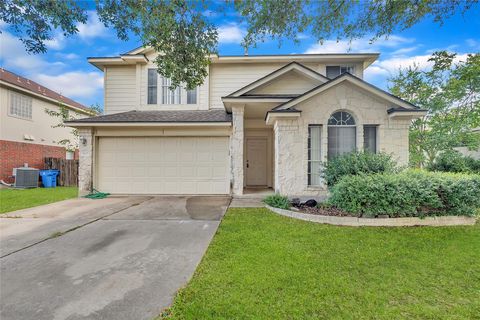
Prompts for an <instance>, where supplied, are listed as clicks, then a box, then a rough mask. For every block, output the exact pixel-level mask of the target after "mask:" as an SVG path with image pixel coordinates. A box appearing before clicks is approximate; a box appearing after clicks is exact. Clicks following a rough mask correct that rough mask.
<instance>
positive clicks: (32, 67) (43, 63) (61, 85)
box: [0, 31, 103, 101]
mask: <svg viewBox="0 0 480 320" xmlns="http://www.w3.org/2000/svg"><path fill="white" fill-rule="evenodd" d="M55 57H57V58H58V59H59V60H67V59H76V58H79V56H78V55H77V54H74V53H62V52H57V53H55ZM0 64H1V65H2V67H4V68H6V69H7V70H11V71H14V72H16V73H18V74H19V75H21V76H24V77H26V78H29V79H32V80H34V81H37V82H38V83H40V84H42V85H44V86H45V87H47V88H49V89H52V90H54V91H57V92H59V93H61V94H63V95H64V96H67V97H69V98H77V99H79V100H81V101H88V100H91V99H92V97H94V96H98V95H100V93H101V89H102V88H103V76H102V74H101V73H100V72H88V71H78V70H77V71H70V72H64V71H65V69H66V68H67V67H68V66H67V64H66V63H64V62H62V61H48V60H46V58H45V56H44V55H33V54H28V53H27V52H26V50H25V47H24V45H23V43H22V42H21V41H20V40H19V39H18V38H16V37H14V36H13V35H12V34H10V33H8V32H6V31H3V32H2V33H1V34H0Z"/></svg>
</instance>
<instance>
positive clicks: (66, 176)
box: [45, 158, 78, 187]
mask: <svg viewBox="0 0 480 320" xmlns="http://www.w3.org/2000/svg"><path fill="white" fill-rule="evenodd" d="M45 169H55V170H60V174H59V176H58V177H57V185H58V186H61V187H72V186H78V160H66V159H62V158H45Z"/></svg>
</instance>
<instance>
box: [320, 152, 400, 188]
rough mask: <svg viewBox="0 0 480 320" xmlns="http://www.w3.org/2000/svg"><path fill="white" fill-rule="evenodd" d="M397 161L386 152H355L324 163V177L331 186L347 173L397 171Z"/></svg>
mask: <svg viewBox="0 0 480 320" xmlns="http://www.w3.org/2000/svg"><path fill="white" fill-rule="evenodd" d="M395 171H396V163H395V162H394V161H393V160H392V157H391V156H390V155H388V154H386V153H377V154H375V153H370V152H353V153H347V154H344V155H341V156H338V157H336V158H334V159H332V160H329V161H328V162H326V163H325V164H324V170H323V178H324V179H325V182H326V183H327V185H328V186H329V187H332V186H333V185H335V184H336V183H337V182H338V181H340V179H342V178H343V177H344V176H347V175H360V174H372V173H381V172H395Z"/></svg>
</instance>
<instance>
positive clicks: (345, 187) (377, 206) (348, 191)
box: [329, 170, 480, 217]
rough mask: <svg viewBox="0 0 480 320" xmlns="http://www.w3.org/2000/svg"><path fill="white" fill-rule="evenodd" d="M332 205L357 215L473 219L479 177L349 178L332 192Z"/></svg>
mask: <svg viewBox="0 0 480 320" xmlns="http://www.w3.org/2000/svg"><path fill="white" fill-rule="evenodd" d="M329 203H330V204H332V205H334V206H336V207H338V208H340V209H342V210H345V211H347V212H351V213H355V214H357V216H363V217H375V216H377V215H388V216H390V217H426V216H438V215H466V216H471V215H474V214H475V213H476V211H477V210H478V208H480V175H475V174H471V175H468V174H454V173H441V172H426V171H420V170H410V171H405V172H403V173H398V174H374V175H361V176H348V177H345V178H343V179H342V180H341V181H340V182H339V183H337V184H336V185H335V186H334V187H333V189H332V190H331V197H330V199H329Z"/></svg>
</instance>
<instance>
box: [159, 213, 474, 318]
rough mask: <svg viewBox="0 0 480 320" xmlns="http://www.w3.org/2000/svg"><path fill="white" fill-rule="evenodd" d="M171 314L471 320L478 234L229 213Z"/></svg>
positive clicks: (462, 229)
mask: <svg viewBox="0 0 480 320" xmlns="http://www.w3.org/2000/svg"><path fill="white" fill-rule="evenodd" d="M169 312H170V317H171V318H173V319H479V318H480V225H479V224H478V223H477V225H476V226H471V227H437V228H434V227H414V228H371V227H370V228H369V227H363V228H353V227H336V226H329V225H321V224H315V223H310V222H304V221H299V220H294V219H290V218H286V217H282V216H278V215H275V214H273V213H271V212H270V211H268V210H267V209H250V208H248V209H230V210H229V211H228V213H227V215H226V216H225V218H224V220H223V221H222V223H221V225H220V228H219V229H218V232H217V234H216V235H215V238H214V239H213V241H212V243H211V244H210V247H209V249H208V251H207V253H206V255H205V257H204V258H203V260H202V262H201V263H200V265H199V267H198V268H197V271H196V273H195V275H194V277H193V279H192V280H191V281H190V283H189V284H188V286H187V287H186V288H184V289H182V290H181V291H180V292H179V293H178V295H177V297H176V298H175V301H174V303H173V305H172V307H171V308H170V309H169V310H167V311H166V312H165V314H164V316H165V315H166V314H168V313H169ZM167 317H168V316H167Z"/></svg>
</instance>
